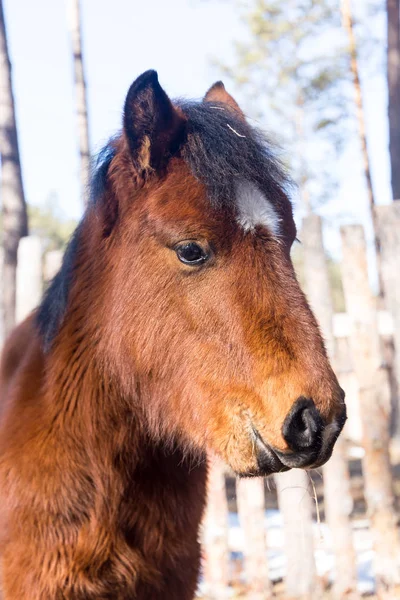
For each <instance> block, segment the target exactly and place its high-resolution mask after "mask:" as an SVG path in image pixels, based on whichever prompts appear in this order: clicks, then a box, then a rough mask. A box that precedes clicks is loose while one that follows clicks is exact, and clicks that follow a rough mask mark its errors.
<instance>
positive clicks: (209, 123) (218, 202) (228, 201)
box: [37, 101, 291, 349]
mask: <svg viewBox="0 0 400 600" xmlns="http://www.w3.org/2000/svg"><path fill="white" fill-rule="evenodd" d="M177 104H178V105H179V107H180V108H181V109H182V111H183V112H184V114H185V115H186V117H187V119H188V123H187V138H186V141H185V143H184V144H183V146H182V147H181V149H180V153H181V156H182V158H183V159H184V160H185V161H186V163H187V164H188V165H189V167H190V169H191V171H192V173H193V175H194V176H195V177H196V178H197V179H199V181H201V182H202V183H204V184H205V186H206V188H207V190H208V194H209V197H210V201H211V202H212V203H213V204H214V205H215V206H230V207H231V208H232V205H233V207H234V202H235V187H236V184H237V183H238V182H239V181H250V182H253V183H254V184H256V185H257V186H258V187H259V188H260V190H262V191H263V192H264V193H265V194H266V195H267V196H268V198H269V200H270V201H271V202H273V203H274V204H275V205H276V207H277V208H278V209H279V208H280V206H281V203H282V202H283V198H286V196H287V193H288V190H289V188H290V185H291V180H290V178H289V177H288V174H287V172H286V170H285V168H284V167H283V165H282V163H281V162H280V160H279V159H278V158H277V156H276V150H275V147H274V146H273V144H271V142H270V141H269V140H268V139H267V138H266V137H265V136H264V135H263V134H262V133H261V132H260V131H259V130H257V129H255V128H253V127H251V126H250V125H249V124H248V123H246V122H245V121H243V119H241V118H239V116H236V115H235V114H234V112H233V111H232V110H229V109H228V108H227V107H226V106H225V105H223V104H219V103H215V102H213V103H208V102H207V103H204V102H186V101H179V102H177ZM114 156H115V140H114V138H112V139H111V140H110V141H109V142H108V143H107V144H106V146H105V147H104V148H103V149H102V150H101V151H100V153H99V154H98V156H97V159H96V162H95V165H94V169H93V174H92V180H91V186H90V203H92V204H96V202H98V201H100V199H101V197H102V196H103V194H104V191H105V188H106V183H107V175H108V169H109V166H110V163H111V161H112V159H113V158H114ZM80 231H81V225H78V227H77V229H76V230H75V233H74V234H73V236H72V238H71V240H70V242H69V244H68V246H67V249H66V251H65V254H64V259H63V262H62V266H61V268H60V271H59V272H58V273H57V275H56V276H55V277H54V279H53V280H52V282H51V284H50V286H49V288H48V289H47V291H46V293H45V295H44V297H43V300H42V302H41V304H40V306H39V309H38V312H37V323H38V327H39V331H40V334H41V336H42V339H43V345H44V348H45V349H48V348H49V347H50V345H51V343H52V341H53V339H54V337H55V336H56V334H57V332H58V330H59V327H60V326H61V324H62V321H63V318H64V315H65V312H66V309H67V303H68V296H69V289H70V285H71V282H72V278H73V269H74V264H75V260H76V253H77V250H78V248H79V237H80Z"/></svg>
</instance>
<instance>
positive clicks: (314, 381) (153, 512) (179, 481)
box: [0, 137, 342, 600]
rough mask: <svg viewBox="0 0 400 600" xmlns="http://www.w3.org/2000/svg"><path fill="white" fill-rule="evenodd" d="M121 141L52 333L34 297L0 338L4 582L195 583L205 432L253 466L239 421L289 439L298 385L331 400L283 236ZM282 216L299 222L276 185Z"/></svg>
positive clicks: (120, 587)
mask: <svg viewBox="0 0 400 600" xmlns="http://www.w3.org/2000/svg"><path fill="white" fill-rule="evenodd" d="M117 146H118V148H117V152H116V155H115V157H114V159H113V160H112V163H111V165H110V169H109V186H108V188H107V190H106V192H105V198H104V202H103V203H102V204H101V205H100V206H99V205H92V206H91V207H90V209H89V211H88V213H87V215H86V218H85V220H84V222H83V225H82V231H81V234H80V239H81V243H80V246H79V252H78V255H77V258H76V263H75V267H74V268H75V277H74V282H73V285H72V289H71V292H70V297H69V302H68V309H67V313H66V315H65V319H64V321H63V324H62V326H61V329H60V331H59V333H58V335H57V337H56V339H55V341H54V343H53V345H52V347H51V349H50V351H49V352H47V353H44V351H43V350H42V344H41V339H40V336H39V333H38V331H37V326H36V324H35V316H34V315H33V316H31V317H29V318H28V319H27V320H26V321H25V322H24V323H22V324H21V325H19V326H18V327H17V328H16V329H15V331H14V332H13V333H12V335H11V337H10V338H9V340H8V342H7V344H6V346H5V349H4V352H3V359H2V364H1V372H0V385H1V388H0V392H1V423H0V493H1V498H0V506H1V516H0V518H1V521H0V551H1V573H2V585H3V595H4V600H59V599H62V598H64V599H73V600H94V599H96V600H98V599H115V600H128V599H130V600H133V599H137V600H161V599H163V600H164V599H166V598H168V599H169V600H190V599H191V598H193V596H194V593H195V589H196V585H197V578H198V570H199V561H200V549H199V543H198V539H197V538H198V526H199V523H200V520H201V517H202V513H203V508H204V502H205V484H206V464H205V452H206V450H208V449H209V450H212V451H214V452H217V453H218V454H219V455H220V456H222V458H223V459H224V460H225V461H227V462H228V463H229V464H230V465H231V467H232V468H233V469H235V471H237V472H238V473H242V474H255V473H257V469H258V467H257V460H256V455H255V449H254V440H253V439H252V437H251V427H252V426H254V427H256V428H257V430H258V431H259V433H260V434H261V435H262V437H263V439H264V440H265V441H266V442H268V443H269V444H271V445H272V446H275V447H276V448H280V449H282V450H285V449H287V445H286V442H285V441H284V439H283V437H282V433H281V428H282V423H283V421H284V419H285V416H286V415H287V413H288V412H289V410H290V408H291V406H292V404H293V402H294V401H295V400H296V399H297V398H298V397H299V396H305V397H310V398H313V400H314V402H315V404H316V406H317V407H318V409H319V411H320V413H321V415H322V417H323V418H324V419H325V420H326V422H330V421H331V420H332V419H333V418H334V417H335V416H336V415H337V414H338V413H339V412H340V410H341V406H342V400H341V393H340V388H339V386H338V383H337V380H336V378H335V376H334V374H333V372H332V370H331V368H330V366H329V363H328V361H327V358H326V353H325V350H324V347H323V342H322V340H321V336H320V333H319V331H318V327H317V324H316V322H315V319H314V318H313V316H312V314H311V312H310V309H309V307H308V305H307V302H306V300H305V298H304V296H303V294H302V292H301V291H300V289H299V286H298V283H297V281H296V278H295V275H294V272H293V267H292V265H291V261H290V257H289V250H290V245H291V241H292V239H285V240H283V241H282V240H279V241H278V240H274V239H273V238H272V237H271V236H270V235H269V233H268V231H266V230H263V231H261V230H260V231H259V232H258V233H257V235H252V234H245V233H244V232H243V231H242V230H241V229H240V227H239V225H238V224H237V223H236V221H235V220H234V219H233V218H232V215H230V214H228V213H226V212H225V211H223V210H222V209H212V208H211V207H210V204H209V202H208V200H207V194H206V191H205V189H204V187H203V186H202V184H201V183H199V182H198V181H197V180H196V179H195V178H194V177H193V175H192V174H191V173H190V171H189V169H188V167H187V166H186V164H185V163H184V162H183V161H182V159H180V158H179V156H177V157H175V158H172V159H171V160H170V162H169V165H168V171H167V173H166V174H163V175H162V176H160V177H157V175H156V174H155V175H154V176H149V177H147V178H146V180H145V181H140V174H138V172H137V170H136V168H135V166H134V163H133V162H132V161H131V159H130V153H129V149H128V146H127V144H126V141H125V138H124V137H122V138H121V139H120V140H119V142H118V144H117ZM149 156H150V155H149V153H148V152H147V153H146V157H147V158H146V161H147V162H148V160H149V158H148V157H149ZM142 158H143V156H142ZM133 197H134V198H135V200H134V201H132V198H133ZM116 202H117V203H118V211H117V212H118V215H117V218H116V224H115V226H114V227H113V228H112V232H111V233H110V234H109V232H108V231H107V236H106V237H105V235H104V232H105V230H107V228H106V227H105V220H107V218H108V215H109V209H110V206H111V205H113V204H115V203H116ZM286 220H287V222H288V223H287V227H288V229H289V230H292V231H293V235H294V225H293V221H292V216H291V210H290V205H289V203H287V215H286ZM293 235H292V238H293ZM185 239H196V240H200V241H202V242H203V243H204V244H208V245H210V246H211V247H212V248H213V249H214V258H213V259H212V260H213V261H214V264H213V266H212V267H210V268H205V269H203V270H202V271H199V272H197V273H194V272H193V270H192V268H191V267H187V266H185V265H183V264H181V263H180V262H179V261H178V259H177V257H176V254H175V252H174V251H173V250H172V248H173V246H174V244H176V243H177V242H178V241H180V240H185Z"/></svg>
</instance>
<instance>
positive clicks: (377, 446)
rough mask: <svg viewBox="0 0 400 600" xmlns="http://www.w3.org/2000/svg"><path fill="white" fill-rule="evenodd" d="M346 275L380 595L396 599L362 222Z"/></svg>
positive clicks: (381, 377) (349, 245)
mask: <svg viewBox="0 0 400 600" xmlns="http://www.w3.org/2000/svg"><path fill="white" fill-rule="evenodd" d="M341 235H342V248H343V260H342V277H343V289H344V294H345V301H346V306H347V312H348V314H349V315H350V317H351V318H352V321H353V331H352V334H351V337H350V345H351V349H352V358H353V365H354V370H355V373H356V375H357V378H358V381H359V385H360V403H361V418H362V427H363V447H364V451H365V456H364V459H363V471H364V478H365V497H366V501H367V506H368V513H369V518H370V527H371V532H372V536H373V542H374V549H375V575H376V587H377V592H378V596H379V597H380V598H388V599H389V598H393V597H395V596H394V595H393V594H394V593H395V592H394V588H395V586H396V585H398V584H399V583H400V539H399V534H398V530H397V515H396V512H395V508H394V493H393V486H392V473H391V467H390V457H389V386H388V378H387V372H386V370H385V369H384V368H383V367H382V357H381V352H380V343H379V334H378V320H377V310H376V299H375V298H374V297H373V296H372V293H371V290H370V286H369V281H368V267H367V253H366V243H365V236H364V231H363V228H362V227H361V226H359V225H351V226H346V227H342V229H341Z"/></svg>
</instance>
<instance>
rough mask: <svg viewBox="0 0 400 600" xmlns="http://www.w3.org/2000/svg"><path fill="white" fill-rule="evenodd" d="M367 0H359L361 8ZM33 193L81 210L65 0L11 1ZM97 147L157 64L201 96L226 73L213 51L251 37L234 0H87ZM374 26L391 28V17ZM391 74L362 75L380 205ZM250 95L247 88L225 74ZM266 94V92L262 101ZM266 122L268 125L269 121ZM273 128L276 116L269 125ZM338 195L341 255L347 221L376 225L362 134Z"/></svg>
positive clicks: (330, 215) (167, 80) (332, 233)
mask: <svg viewBox="0 0 400 600" xmlns="http://www.w3.org/2000/svg"><path fill="white" fill-rule="evenodd" d="M362 2H363V0H355V4H356V8H357V4H358V5H359V6H361V7H362ZM3 4H4V11H5V18H6V26H7V35H8V45H9V51H10V58H11V61H12V68H13V85H14V95H15V102H16V112H17V125H18V134H19V142H20V150H21V159H22V168H23V178H24V185H25V194H26V198H27V200H28V202H30V203H32V204H45V203H46V202H48V201H49V198H51V197H52V196H53V197H54V195H55V194H56V195H57V197H58V202H59V204H60V206H61V208H62V212H63V213H64V215H65V216H68V217H74V218H79V216H80V214H81V210H82V202H81V198H80V189H79V162H78V161H79V156H78V145H77V130H76V119H75V112H74V110H75V99H74V87H73V67H72V59H71V47H70V38H69V31H68V16H67V4H66V0H35V1H34V2H33V1H32V0H3ZM81 4H82V28H83V49H84V61H85V69H86V79H87V89H88V104H89V118H90V124H89V125H90V139H91V147H92V150H93V152H96V151H98V150H100V148H101V147H102V145H103V144H104V143H105V142H106V141H107V139H108V138H109V137H110V135H112V134H113V133H114V132H115V131H116V130H118V129H119V128H120V125H121V114H122V106H123V102H124V97H125V94H126V92H127V90H128V87H129V85H130V84H131V83H132V81H133V80H134V79H135V78H136V77H137V76H138V75H139V74H140V73H142V72H143V71H145V70H147V69H149V68H153V69H156V70H157V71H158V74H159V79H160V82H161V84H162V85H163V87H164V88H165V89H166V91H167V93H168V94H169V95H170V96H171V97H181V96H185V97H189V98H201V97H202V96H203V95H204V93H205V92H206V90H207V89H208V88H209V87H210V85H211V84H212V83H213V82H214V81H215V80H217V79H219V78H220V77H221V74H220V73H219V72H218V71H217V69H216V67H214V66H213V64H212V61H213V59H218V60H219V61H221V62H232V61H233V60H234V42H235V41H237V40H239V39H243V36H244V35H245V33H244V27H243V24H242V23H241V19H240V15H239V13H238V10H237V2H236V1H235V0H147V1H146V2H143V1H139V0H112V1H110V0H81ZM374 26H375V27H376V28H377V30H378V32H379V30H380V33H381V34H384V21H383V20H379V19H377V20H376V23H374ZM384 75H385V74H384V73H383V72H382V73H375V75H374V76H373V77H369V78H368V79H364V80H363V85H364V91H365V94H364V97H365V108H366V113H367V129H368V136H369V140H368V141H369V148H370V151H371V157H372V175H373V181H374V188H375V192H376V196H377V201H378V203H379V204H384V203H388V202H389V201H390V185H389V183H390V180H389V177H390V175H389V166H388V153H387V144H388V141H387V123H386V102H387V98H386V86H385V77H384ZM226 85H227V87H228V89H230V90H231V91H232V90H233V91H234V95H235V97H236V99H237V100H238V101H239V103H240V101H241V98H242V94H241V92H240V89H239V90H237V89H235V88H234V87H233V84H232V83H231V82H229V81H228V82H226ZM258 101H259V102H262V101H263V99H262V98H260V99H258ZM263 125H264V124H263ZM265 127H266V129H268V124H265ZM332 168H337V169H338V170H339V173H340V178H341V186H340V189H339V190H338V194H337V196H336V197H335V198H333V199H332V200H331V201H330V202H329V204H328V205H326V206H324V207H323V208H322V209H321V214H322V215H323V217H324V219H325V226H326V227H325V230H326V231H325V238H326V242H327V246H328V250H329V252H330V253H331V254H333V255H338V253H340V237H339V234H338V226H337V225H338V223H342V222H362V223H363V224H366V225H367V232H368V235H369V237H370V228H368V222H369V219H368V210H367V198H366V193H365V187H364V182H363V176H362V169H361V157H360V151H359V147H358V145H357V143H356V140H354V142H353V143H350V144H349V147H348V148H347V149H346V151H344V152H343V154H342V156H341V157H340V158H339V161H338V163H337V164H335V165H332Z"/></svg>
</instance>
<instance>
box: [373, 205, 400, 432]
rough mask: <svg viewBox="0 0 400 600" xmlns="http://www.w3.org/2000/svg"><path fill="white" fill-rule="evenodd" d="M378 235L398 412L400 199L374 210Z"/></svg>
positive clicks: (399, 395)
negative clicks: (391, 335)
mask: <svg viewBox="0 0 400 600" xmlns="http://www.w3.org/2000/svg"><path fill="white" fill-rule="evenodd" d="M375 211H376V215H377V222H378V227H379V235H380V238H381V267H382V277H383V285H384V289H385V300H386V305H387V309H388V310H389V311H390V313H391V315H392V318H393V340H394V345H395V357H394V374H395V377H396V379H397V390H398V398H397V406H398V409H397V415H399V414H400V265H399V257H400V202H394V203H393V204H389V205H388V206H377V207H376V209H375ZM396 437H397V438H398V440H399V441H400V419H399V418H397V423H396Z"/></svg>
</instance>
